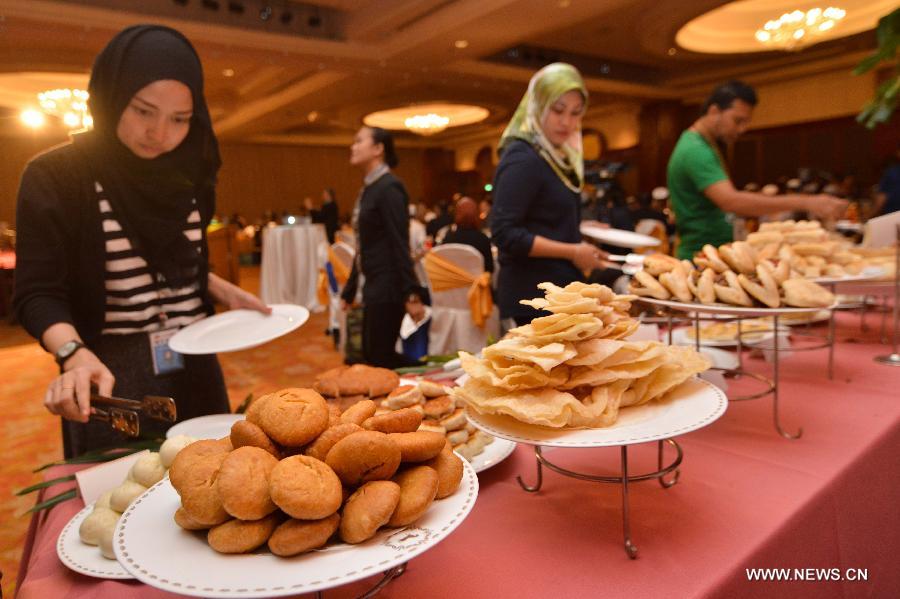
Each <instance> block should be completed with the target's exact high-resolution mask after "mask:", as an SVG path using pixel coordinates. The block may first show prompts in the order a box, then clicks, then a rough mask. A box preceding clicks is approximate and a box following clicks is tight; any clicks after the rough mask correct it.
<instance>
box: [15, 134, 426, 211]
mask: <svg viewBox="0 0 900 599" xmlns="http://www.w3.org/2000/svg"><path fill="white" fill-rule="evenodd" d="M61 141H64V139H63V138H61V137H60V138H55V137H34V138H23V137H15V138H6V139H0V221H7V222H9V223H13V222H14V221H15V202H16V193H17V190H18V187H19V178H20V177H21V174H22V169H23V168H24V166H25V163H26V162H27V161H28V159H29V158H30V157H31V156H33V155H35V154H37V153H38V152H40V151H41V150H43V149H45V148H48V147H51V146H53V145H55V144H57V143H59V142H61ZM349 154H350V151H349V149H348V148H344V147H326V146H322V147H301V146H272V145H269V146H263V145H251V144H224V145H223V146H222V160H223V164H222V170H221V171H220V173H219V186H218V212H219V214H221V215H223V216H225V215H230V214H232V213H233V212H240V213H241V214H242V215H244V216H245V217H248V218H250V219H251V220H252V219H255V218H257V217H259V216H261V215H262V213H263V212H264V211H265V210H277V211H279V212H280V211H282V210H295V209H297V208H299V206H300V205H301V202H302V200H303V197H304V196H307V195H309V196H312V197H313V199H314V201H315V203H316V204H318V203H319V201H320V199H319V198H320V195H321V192H322V189H323V188H325V187H334V188H335V191H336V192H337V197H338V203H339V205H340V209H341V212H342V213H344V212H349V211H350V210H351V208H352V206H353V202H354V201H355V200H356V195H357V193H358V192H359V188H360V186H361V185H362V173H361V172H360V171H359V170H358V169H356V168H354V167H351V166H350V164H349V163H348V157H349ZM398 155H399V157H400V166H399V167H398V168H397V169H396V172H397V174H398V176H399V177H400V178H401V179H403V181H404V183H406V188H407V190H408V191H409V195H410V198H411V199H412V200H413V201H415V200H416V198H418V197H419V196H421V195H422V190H423V183H422V161H423V151H422V150H416V149H399V150H398Z"/></svg>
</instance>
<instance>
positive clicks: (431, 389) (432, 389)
mask: <svg viewBox="0 0 900 599" xmlns="http://www.w3.org/2000/svg"><path fill="white" fill-rule="evenodd" d="M419 391H421V392H422V395H424V396H425V397H426V398H427V399H431V398H434V397H440V396H441V395H447V388H446V387H444V386H443V385H441V384H439V383H432V382H431V381H419Z"/></svg>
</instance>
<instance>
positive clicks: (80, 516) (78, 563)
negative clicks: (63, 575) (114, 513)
mask: <svg viewBox="0 0 900 599" xmlns="http://www.w3.org/2000/svg"><path fill="white" fill-rule="evenodd" d="M92 511H94V504H93V503H91V504H90V505H87V506H85V508H84V509H83V510H81V511H80V512H78V513H77V514H75V515H74V516H73V517H72V519H71V520H69V523H68V524H66V525H65V527H63V529H62V532H60V533H59V538H58V539H57V540H56V555H58V556H59V561H61V562H62V563H63V565H64V566H65V567H67V568H69V569H70V570H73V571H75V572H78V573H79V574H84V575H85V576H93V577H94V578H109V579H113V580H130V579H133V578H134V576H132V575H131V574H129V573H128V571H127V570H126V569H125V568H123V567H122V564H120V563H119V562H117V561H116V560H114V559H106V558H105V557H103V554H102V553H100V548H99V547H97V546H96V545H88V544H87V543H83V542H82V541H81V537H80V536H79V535H78V529H79V528H80V527H81V523H82V522H84V519H85V518H87V517H88V516H89V515H90V514H91V512H92Z"/></svg>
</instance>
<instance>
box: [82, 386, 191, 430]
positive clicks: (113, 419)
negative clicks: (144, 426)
mask: <svg viewBox="0 0 900 599" xmlns="http://www.w3.org/2000/svg"><path fill="white" fill-rule="evenodd" d="M103 408H106V409H103ZM141 415H144V416H147V417H148V418H153V419H154V420H161V421H163V422H175V419H176V417H177V411H176V409H175V400H174V399H172V398H171V397H161V396H158V395H145V396H144V398H143V399H142V400H140V401H137V400H134V399H123V398H121V397H106V396H105V395H100V394H99V393H98V392H97V390H96V389H93V388H92V389H91V416H90V418H91V420H97V421H100V422H108V423H109V425H110V426H111V427H112V428H113V429H115V430H117V431H120V432H122V433H125V434H126V435H128V436H129V437H137V436H138V435H140V433H141V424H140V416H141Z"/></svg>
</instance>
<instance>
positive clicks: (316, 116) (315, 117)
mask: <svg viewBox="0 0 900 599" xmlns="http://www.w3.org/2000/svg"><path fill="white" fill-rule="evenodd" d="M306 118H307V119H309V122H310V123H315V122H316V121H317V120H318V119H319V113H318V112H316V111H315V110H313V111H312V112H310V113H309V114H308V115H306Z"/></svg>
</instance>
